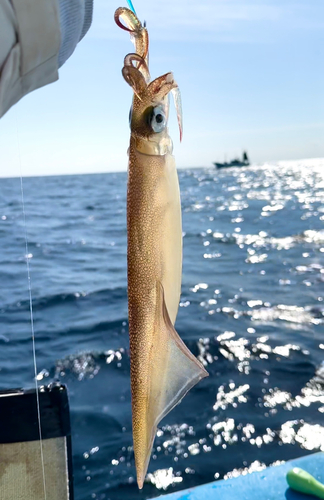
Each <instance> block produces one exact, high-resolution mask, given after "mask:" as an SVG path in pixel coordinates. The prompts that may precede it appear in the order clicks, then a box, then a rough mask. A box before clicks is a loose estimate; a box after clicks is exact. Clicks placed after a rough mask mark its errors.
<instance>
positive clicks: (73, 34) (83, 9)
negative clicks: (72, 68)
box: [58, 0, 93, 67]
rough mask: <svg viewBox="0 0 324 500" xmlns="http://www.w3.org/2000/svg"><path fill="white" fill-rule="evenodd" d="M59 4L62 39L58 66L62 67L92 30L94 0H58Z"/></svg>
mask: <svg viewBox="0 0 324 500" xmlns="http://www.w3.org/2000/svg"><path fill="white" fill-rule="evenodd" d="M58 4H59V17H60V29H61V38H62V41H61V47H60V51H59V55H58V65H59V67H61V66H62V65H63V64H64V63H65V61H66V60H67V59H68V58H69V57H70V56H71V54H72V53H73V52H74V49H75V48H76V46H77V44H78V42H79V41H80V40H81V39H82V38H83V37H84V35H85V34H86V32H87V31H88V29H89V28H90V25H91V21H92V11H93V0H58Z"/></svg>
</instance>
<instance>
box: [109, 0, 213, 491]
mask: <svg viewBox="0 0 324 500" xmlns="http://www.w3.org/2000/svg"><path fill="white" fill-rule="evenodd" d="M115 21H116V23H117V25H118V26H119V27H121V28H122V29H124V30H126V31H129V32H130V34H131V38H132V40H133V42H134V45H135V53H131V54H128V55H126V57H125V60H124V67H123V69H122V74H123V77H124V79H125V80H126V82H127V83H128V84H129V85H130V86H131V87H132V89H133V92H134V96H133V104H132V109H131V115H130V128H131V136H130V146H129V165H128V189H127V236H128V247H127V261H128V311H129V336H130V358H131V392H132V419H133V441H134V453H135V464H136V471H137V482H138V486H139V488H142V487H143V482H144V479H145V475H146V471H147V467H148V463H149V459H150V455H151V450H152V445H153V440H154V437H155V434H156V429H157V425H158V423H159V422H160V420H161V419H162V418H163V417H165V415H166V414H167V413H168V412H169V411H170V410H172V408H173V407H174V406H175V405H177V404H178V403H179V402H180V401H181V399H182V398H183V397H184V395H185V394H186V393H187V392H188V391H189V390H190V389H191V388H192V387H193V386H194V385H195V384H196V383H197V382H199V380H201V379H202V378H204V377H206V376H207V375H208V373H207V372H206V370H205V369H204V367H203V366H202V364H201V363H200V362H199V361H198V360H197V359H196V358H195V356H194V355H193V354H192V353H191V352H190V351H189V349H188V348H187V347H186V345H185V344H184V342H183V341H182V340H181V338H180V337H179V335H178V333H177V332H176V330H175V328H174V323H175V320H176V316H177V311H178V306H179V300H180V291H181V268H182V228H181V205H180V191H179V182H178V176H177V171H176V166H175V161H174V157H173V156H172V141H171V139H170V137H169V135H168V129H167V122H168V107H169V106H168V104H169V100H168V94H169V93H170V92H171V93H172V94H173V97H174V101H175V105H176V109H177V116H178V123H179V128H180V140H181V135H182V113H181V101H180V93H179V89H178V85H177V83H176V82H175V80H174V77H173V74H172V73H166V74H164V75H162V76H160V77H158V78H156V79H155V80H153V81H150V73H149V68H148V33H147V30H146V27H145V26H142V24H141V22H140V21H139V20H138V18H137V16H136V14H135V11H132V10H130V9H127V8H124V7H121V8H119V9H117V10H116V12H115Z"/></svg>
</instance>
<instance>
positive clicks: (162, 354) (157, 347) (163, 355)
mask: <svg viewBox="0 0 324 500" xmlns="http://www.w3.org/2000/svg"><path fill="white" fill-rule="evenodd" d="M150 363H151V367H152V369H151V374H150V383H149V394H148V402H147V420H146V422H147V427H146V432H147V434H146V444H147V446H146V450H145V453H144V454H143V458H144V460H143V461H142V463H138V460H136V468H137V481H138V484H139V487H140V488H141V487H142V485H143V481H144V478H145V475H146V471H147V467H148V463H149V459H150V455H151V450H152V446H153V441H154V438H155V433H156V428H157V425H158V423H159V422H160V420H162V418H164V417H165V416H166V415H167V414H168V413H169V412H170V411H171V410H172V408H174V407H175V406H176V405H177V404H179V403H180V401H181V400H182V398H183V397H184V396H185V395H186V394H187V392H188V391H189V390H190V389H191V388H192V387H193V386H194V385H195V384H197V382H199V381H200V380H201V379H203V378H204V377H207V376H208V373H207V371H206V370H205V369H204V367H203V365H202V364H201V363H200V362H199V361H198V360H197V359H196V357H195V356H194V355H193V354H192V353H191V352H190V351H189V349H188V347H187V346H186V345H185V343H184V342H183V341H182V340H181V338H180V337H179V335H178V333H177V332H176V330H175V329H174V326H173V324H172V322H171V320H170V317H169V313H168V310H167V306H166V303H165V299H164V289H163V286H162V284H161V283H158V285H157V311H156V324H155V341H154V345H152V350H151V358H150Z"/></svg>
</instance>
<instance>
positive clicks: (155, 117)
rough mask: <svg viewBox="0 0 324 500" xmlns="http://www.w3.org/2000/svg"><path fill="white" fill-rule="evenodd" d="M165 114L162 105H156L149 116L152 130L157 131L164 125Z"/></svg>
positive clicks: (163, 127)
mask: <svg viewBox="0 0 324 500" xmlns="http://www.w3.org/2000/svg"><path fill="white" fill-rule="evenodd" d="M166 122H167V120H166V116H165V112H164V109H163V107H162V106H156V107H155V108H153V110H152V114H151V116H150V125H151V128H152V130H153V131H154V132H156V133H159V132H162V130H164V129H165V127H166Z"/></svg>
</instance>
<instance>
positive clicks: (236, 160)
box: [214, 151, 250, 168]
mask: <svg viewBox="0 0 324 500" xmlns="http://www.w3.org/2000/svg"><path fill="white" fill-rule="evenodd" d="M214 165H215V167H216V168H228V167H247V166H249V165H250V160H249V157H248V155H247V152H246V151H244V152H243V155H242V160H240V159H239V158H234V160H232V161H230V162H227V161H225V162H224V163H217V162H215V163H214Z"/></svg>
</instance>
